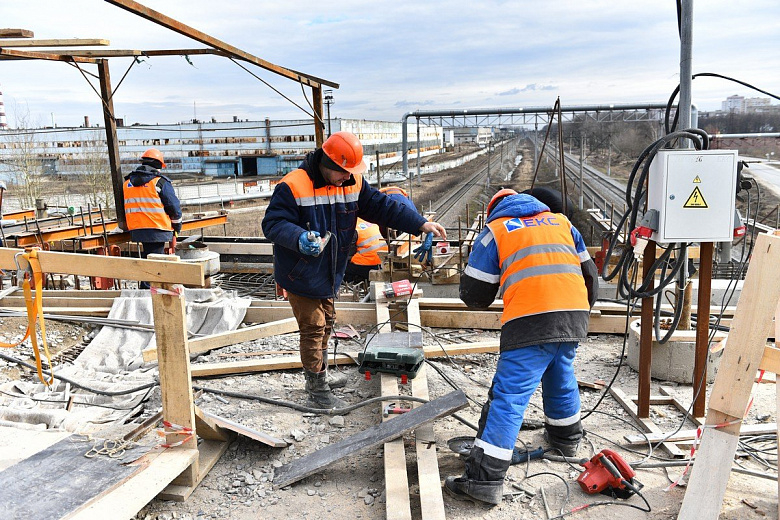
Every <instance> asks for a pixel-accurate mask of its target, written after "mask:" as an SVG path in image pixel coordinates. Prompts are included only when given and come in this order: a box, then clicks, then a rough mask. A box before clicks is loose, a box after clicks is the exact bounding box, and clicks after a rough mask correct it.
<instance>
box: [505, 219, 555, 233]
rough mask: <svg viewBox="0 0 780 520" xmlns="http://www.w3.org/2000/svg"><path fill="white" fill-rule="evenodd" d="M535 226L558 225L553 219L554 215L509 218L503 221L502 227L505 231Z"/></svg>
mask: <svg viewBox="0 0 780 520" xmlns="http://www.w3.org/2000/svg"><path fill="white" fill-rule="evenodd" d="M536 226H560V224H559V223H558V222H556V221H555V217H552V216H551V217H527V218H519V217H515V218H510V219H509V220H506V221H504V227H505V228H506V230H507V232H509V233H511V232H512V231H517V230H518V229H523V228H529V227H536Z"/></svg>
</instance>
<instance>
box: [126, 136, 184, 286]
mask: <svg viewBox="0 0 780 520" xmlns="http://www.w3.org/2000/svg"><path fill="white" fill-rule="evenodd" d="M162 168H165V160H164V158H163V154H162V153H161V152H160V150H158V149H156V148H149V149H148V150H146V151H145V152H144V154H143V155H142V156H141V165H140V166H139V167H138V168H136V169H135V170H133V171H132V172H130V173H129V174H127V176H126V177H125V180H124V182H123V183H122V192H123V195H124V206H125V222H126V225H127V229H128V230H129V231H130V238H131V240H132V241H133V242H138V243H140V244H141V247H142V253H141V258H146V257H147V256H149V255H150V254H153V253H154V254H162V253H163V252H164V251H165V243H166V242H171V241H172V240H173V237H174V236H175V235H178V234H179V231H181V223H182V213H181V206H180V204H179V198H178V197H177V196H176V192H175V191H174V189H173V186H172V185H171V180H170V179H169V178H168V177H166V176H165V175H163V174H162V173H160V170H161V169H162ZM138 287H139V288H140V289H148V288H149V282H143V281H142V282H139V284H138Z"/></svg>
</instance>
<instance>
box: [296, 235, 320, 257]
mask: <svg viewBox="0 0 780 520" xmlns="http://www.w3.org/2000/svg"><path fill="white" fill-rule="evenodd" d="M298 250H300V252H301V253H303V254H304V255H309V256H317V255H318V254H320V233H319V231H304V232H303V233H301V235H300V236H299V237H298Z"/></svg>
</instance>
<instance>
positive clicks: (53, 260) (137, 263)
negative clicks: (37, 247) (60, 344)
mask: <svg viewBox="0 0 780 520" xmlns="http://www.w3.org/2000/svg"><path fill="white" fill-rule="evenodd" d="M17 253H19V250H18V249H11V248H7V247H0V269H7V270H9V271H11V270H16V262H15V261H14V256H15V255H16V254H17ZM18 260H19V262H20V263H21V264H22V267H23V268H26V267H27V262H26V261H25V260H24V257H22V256H20V257H18ZM38 260H39V261H40V263H41V269H42V270H43V272H45V273H61V274H77V275H81V276H105V277H107V278H119V279H122V280H144V281H147V282H158V283H182V284H187V285H198V286H203V283H204V278H203V266H202V265H201V264H190V263H174V262H172V261H169V260H141V259H139V258H120V257H114V256H98V255H84V254H79V253H58V252H54V251H38Z"/></svg>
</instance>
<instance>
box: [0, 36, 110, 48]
mask: <svg viewBox="0 0 780 520" xmlns="http://www.w3.org/2000/svg"><path fill="white" fill-rule="evenodd" d="M110 44H111V42H110V41H108V40H104V39H101V38H66V39H59V38H58V39H52V40H0V47H71V46H73V47H79V46H81V47H86V46H91V45H101V46H106V45H110Z"/></svg>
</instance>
